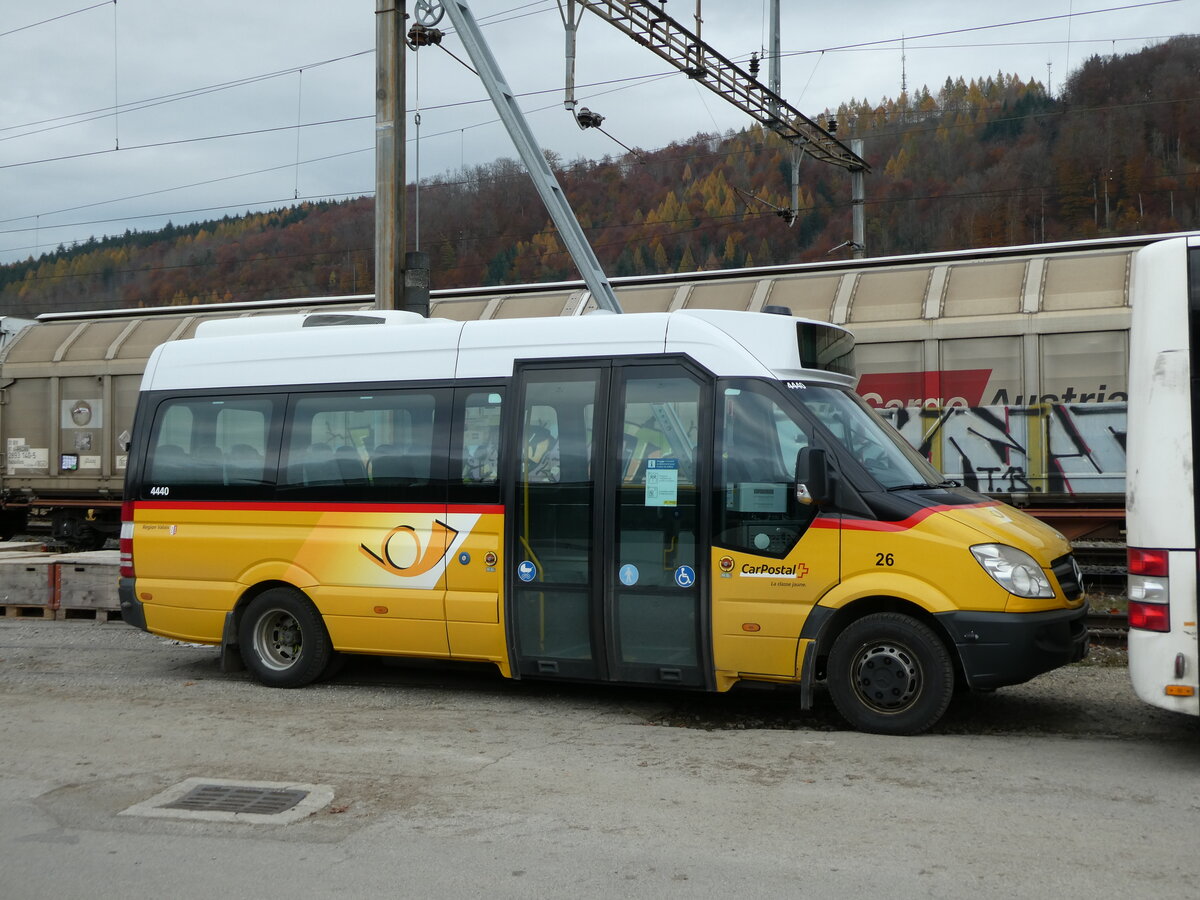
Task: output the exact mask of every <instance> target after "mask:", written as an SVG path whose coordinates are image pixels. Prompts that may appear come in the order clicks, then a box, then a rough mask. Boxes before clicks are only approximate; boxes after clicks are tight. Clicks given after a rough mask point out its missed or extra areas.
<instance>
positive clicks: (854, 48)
mask: <svg viewBox="0 0 1200 900" xmlns="http://www.w3.org/2000/svg"><path fill="white" fill-rule="evenodd" d="M113 2H114V6H115V0H113ZM1173 2H1179V0H1158V2H1156V3H1139V4H1129V5H1126V6H1117V7H1109V8H1107V9H1105V10H1093V11H1087V12H1081V13H1076V14H1075V15H1091V14H1095V13H1097V12H1108V11H1114V10H1123V9H1136V8H1139V7H1144V6H1157V5H1164V4H1167V3H1173ZM103 5H106V4H104V3H100V4H95V5H94V6H93V7H86V8H85V9H91V8H96V7H99V6H103ZM542 5H545V6H546V9H545V11H549V9H550V7H549V4H548V3H543V4H539V3H527V4H524V5H522V6H518V7H514V8H513V9H512V10H506V11H503V12H502V13H497V14H494V16H503V15H504V14H506V13H510V12H514V11H523V12H521V15H519V16H514V17H513V18H520V17H522V16H525V15H534V14H537V12H539V11H542V10H537V9H535V10H534V11H533V12H529V11H528V10H530V9H531V8H534V7H539V6H542ZM1054 18H1060V19H1061V18H1067V17H1066V16H1051V17H1040V18H1038V19H1030V20H1020V21H1018V22H1005V23H999V24H997V25H992V26H976V27H974V28H967V29H952V30H949V31H944V32H935V33H932V34H936V35H942V34H952V33H960V32H963V31H977V30H980V29H982V28H991V27H1008V26H1010V25H1013V24H1022V23H1027V22H1034V21H1045V20H1048V19H1054ZM47 21H49V20H47ZM1068 21H1070V20H1069V18H1068ZM489 24H492V23H489ZM920 37H921V36H917V38H910V40H912V39H919V38H920ZM893 40H894V39H893ZM1121 40H1126V38H1122V39H1121ZM870 43H878V42H870ZM964 46H966V45H964ZM872 49H877V50H882V51H884V52H888V48H885V47H882V46H880V47H866V46H861V45H859V46H855V45H844V46H843V47H842V48H825V50H828V51H830V52H837V51H840V50H844V51H845V52H854V51H868V50H872ZM825 50H817V51H802V52H817V53H822V52H825ZM363 52H364V53H367V52H373V51H363ZM301 68H302V67H297V68H296V69H292V70H289V71H297V72H298V71H300V69H301ZM674 74H675V73H670V72H668V73H662V75H661V76H657V75H648V76H634V78H633V79H631V80H629V81H628V85H627V86H629V87H632V86H636V84H637V83H638V82H645V81H649V80H652V79H654V78H655V77H671V76H672V75H674ZM613 81H614V82H615V81H618V80H613ZM610 83H611V82H610ZM622 89H625V87H616V88H614V90H622ZM549 92H550V91H545V92H529V95H533V94H536V93H549ZM522 96H526V95H522ZM468 102H470V101H468ZM475 102H486V101H485V100H479V101H475ZM455 105H458V104H455ZM120 108H121V109H125V108H126V105H125V104H122V105H121V107H120ZM433 108H437V107H433ZM548 108H549V107H548ZM535 111H536V110H535ZM116 112H117V110H115V109H114V111H113V114H114V115H115V114H116ZM1056 113H1057V111H1055V112H1051V113H1046V115H1053V114H1056ZM298 118H299V117H298ZM367 118H370V117H369V116H362V117H351V118H350V119H345V120H330V121H331V122H337V121H354V120H365V119H367ZM317 124H328V123H302V122H299V121H298V122H297V124H296V125H295V126H288V127H297V129H299V128H300V127H312V126H313V125H317ZM484 124H489V123H479V125H475V126H467V127H479V126H480V125H484ZM961 127H967V126H966V125H964V126H961ZM279 130H285V129H283V128H275V129H261V130H257V129H256V130H253V131H243V132H231V133H229V134H228V135H206V136H201V137H197V138H189V139H182V140H178V141H166V142H159V143H157V144H147V145H139V147H138V148H142V147H151V146H170V145H173V144H182V143H192V142H194V141H204V140H214V139H219V138H222V137H238V136H244V135H247V134H253V133H267V132H270V131H279ZM465 130H466V129H465V128H464V127H459V128H455V129H451V130H450V131H448V132H438V133H435V134H434V135H428V137H436V136H440V135H442V134H447V133H453V132H455V131H457V132H458V134H459V135H460V141H461V140H462V136H463V134H464V132H465ZM601 130H602V131H603V129H601ZM604 133H605V134H606V136H608V137H610V139H613V140H614V141H616V142H617V143H619V144H621V146H622V147H625V149H627V150H628V149H630V148H628V147H627V146H626V145H625V144H623V143H622V142H620V141H617V140H616V138H614V137H613V136H612V135H611V134H609V133H608V132H604ZM2 139H4V138H0V140H2ZM299 139H300V132H299V131H297V145H298V144H299V142H300V140H299ZM118 143H119V142H118ZM138 148H133V149H138ZM367 149H369V148H363V149H362V150H358V151H351V152H364V151H366V150H367ZM89 155H90V154H89ZM298 157H299V153H298V152H297V158H298ZM56 159H59V158H58V157H56ZM293 165H297V163H293ZM273 168H274V167H269V169H273ZM269 169H268V170H269ZM264 171H265V170H264ZM297 176H298V169H297ZM234 177H243V176H234ZM294 193H296V194H298V193H299V192H298V184H297V185H296V186H295V187H294ZM38 215H47V213H40V214H38ZM23 218H27V217H23ZM51 227H56V226H51Z"/></svg>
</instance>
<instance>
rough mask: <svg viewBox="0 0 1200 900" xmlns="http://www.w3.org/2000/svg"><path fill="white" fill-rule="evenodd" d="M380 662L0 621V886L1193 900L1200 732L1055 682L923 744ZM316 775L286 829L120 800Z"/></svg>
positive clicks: (968, 712)
mask: <svg viewBox="0 0 1200 900" xmlns="http://www.w3.org/2000/svg"><path fill="white" fill-rule="evenodd" d="M818 701H819V704H820V708H819V709H817V710H814V711H813V712H812V713H806V714H802V713H798V712H796V711H795V710H794V709H793V707H792V705H791V700H790V698H789V697H788V696H786V695H781V694H778V693H766V692H753V693H739V694H734V695H727V696H695V695H684V694H671V693H663V692H658V691H637V690H627V689H618V688H597V687H571V686H561V685H547V684H535V683H530V682H523V683H515V682H505V681H502V680H500V679H499V678H498V677H494V676H492V675H490V674H489V673H486V672H469V673H463V672H459V671H447V670H445V669H437V668H433V669H431V668H415V667H411V666H386V667H385V666H381V665H379V664H377V663H371V664H357V665H353V666H351V667H349V668H348V669H347V670H346V672H345V673H343V675H342V676H341V677H340V678H338V679H337V680H335V681H333V682H330V683H326V684H321V685H317V686H314V687H311V688H308V689H305V690H301V691H273V690H268V689H266V688H262V687H260V686H258V685H257V684H254V683H252V682H251V681H250V680H249V679H248V678H247V677H245V676H244V675H223V674H221V673H220V672H219V671H218V668H217V664H216V655H215V652H214V651H213V650H212V649H211V648H197V647H193V646H187V645H180V644H176V643H172V642H169V641H165V640H162V639H161V638H157V637H153V636H150V635H146V634H143V633H141V632H137V631H134V630H133V629H129V628H127V627H125V626H124V625H120V624H108V625H95V624H89V623H79V622H64V623H42V622H31V621H12V620H3V621H0V752H2V754H3V757H2V758H3V770H2V774H0V896H3V897H4V898H6V900H20V898H27V897H28V898H34V897H36V898H44V897H50V896H53V897H59V898H76V897H78V898H84V897H86V898H95V897H109V896H112V897H117V896H119V897H122V898H125V897H152V896H153V897H163V896H172V897H205V898H210V897H213V896H222V895H224V896H255V897H261V898H272V897H288V898H296V897H310V896H324V895H328V894H329V893H331V892H332V891H335V890H336V891H340V892H345V893H346V894H347V895H348V896H401V897H410V896H411V897H429V896H439V897H441V896H445V897H475V896H485V895H486V896H489V897H499V898H506V897H522V898H529V897H613V896H630V897H655V898H659V897H687V898H699V897H731V896H739V897H793V896H811V897H861V896H864V895H867V894H868V893H870V892H885V894H886V896H890V897H953V898H960V897H963V896H965V895H967V894H973V895H975V896H979V897H1028V896H1035V895H1036V896H1056V897H1096V896H1155V897H1158V898H1167V897H1185V896H1187V897H1192V896H1194V895H1195V885H1196V883H1197V879H1196V873H1197V867H1198V865H1200V864H1198V863H1197V862H1196V858H1197V853H1196V849H1197V840H1198V835H1200V779H1197V777H1196V773H1197V770H1198V769H1200V723H1197V722H1196V721H1194V720H1191V719H1186V718H1179V717H1175V716H1171V715H1168V714H1166V713H1159V712H1157V711H1155V710H1149V709H1147V708H1146V707H1144V706H1142V705H1141V704H1140V703H1138V702H1137V701H1136V700H1135V699H1134V698H1133V697H1132V695H1131V693H1130V691H1129V689H1128V687H1127V684H1126V673H1125V670H1124V669H1122V668H1119V667H1118V668H1111V667H1109V668H1105V667H1080V666H1076V667H1071V668H1069V669H1066V670H1061V671H1060V672H1056V673H1052V674H1051V675H1049V676H1044V677H1043V678H1041V679H1038V680H1036V681H1035V682H1033V683H1031V684H1030V685H1025V686H1022V687H1019V688H1013V689H1008V690H1005V691H1000V692H998V693H997V694H995V695H992V696H985V697H980V698H972V699H971V701H970V702H965V701H962V702H956V704H955V705H954V706H953V707H952V708H951V711H950V713H949V714H948V716H947V718H946V720H945V721H944V723H943V724H942V726H941V727H940V728H939V729H938V731H937V733H935V734H931V735H926V736H923V737H918V738H884V737H878V736H872V735H861V734H857V733H852V732H847V731H844V730H841V728H842V726H841V725H840V724H839V721H838V719H837V718H836V716H835V714H834V713H833V712H832V710H831V708H830V705H829V703H828V700H827V698H825V697H824V696H818ZM190 777H202V778H211V779H235V780H241V781H278V782H305V783H313V784H325V785H330V786H331V787H332V788H333V790H334V799H333V801H332V803H331V804H330V805H329V806H328V807H326V808H324V809H322V810H320V811H319V812H317V813H315V814H313V815H312V816H310V817H308V818H306V819H304V820H302V821H300V822H297V823H295V824H291V825H250V824H245V823H241V822H238V823H213V822H192V821H175V820H171V819H144V818H139V817H134V816H127V815H126V816H122V815H119V813H120V812H121V811H122V810H125V809H127V808H129V807H130V806H132V805H133V804H135V803H139V802H142V801H145V800H147V799H148V798H150V797H152V796H153V795H154V794H156V793H158V792H159V791H161V790H163V789H165V788H168V787H170V786H172V785H175V784H177V783H178V782H180V781H182V780H184V779H186V778H190Z"/></svg>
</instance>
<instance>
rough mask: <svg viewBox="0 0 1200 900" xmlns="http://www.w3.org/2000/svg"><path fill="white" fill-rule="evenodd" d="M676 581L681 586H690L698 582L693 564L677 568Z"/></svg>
mask: <svg viewBox="0 0 1200 900" xmlns="http://www.w3.org/2000/svg"><path fill="white" fill-rule="evenodd" d="M675 583H676V584H677V585H679V586H680V587H681V588H690V587H691V586H692V585H693V584H695V583H696V573H695V571H694V570H693V569H692V567H691V566H680V567H679V568H678V569H676V570H675Z"/></svg>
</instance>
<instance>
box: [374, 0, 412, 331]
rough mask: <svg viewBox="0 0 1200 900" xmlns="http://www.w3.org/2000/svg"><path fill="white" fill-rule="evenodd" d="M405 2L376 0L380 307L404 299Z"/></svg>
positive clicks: (377, 301) (377, 284)
mask: <svg viewBox="0 0 1200 900" xmlns="http://www.w3.org/2000/svg"><path fill="white" fill-rule="evenodd" d="M402 4H403V0H375V306H376V308H377V309H397V308H398V306H399V304H400V302H401V300H402V298H403V297H404V280H403V279H404V271H403V268H402V266H401V263H402V261H403V258H404V257H403V254H404V247H405V243H406V240H405V231H406V224H407V223H406V214H407V211H406V209H405V175H404V20H405V18H406V17H405V14H404V7H403V5H402Z"/></svg>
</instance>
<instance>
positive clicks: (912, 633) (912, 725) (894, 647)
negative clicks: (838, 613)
mask: <svg viewBox="0 0 1200 900" xmlns="http://www.w3.org/2000/svg"><path fill="white" fill-rule="evenodd" d="M826 671H827V677H828V682H829V693H830V695H831V696H832V697H833V702H834V705H835V706H836V707H837V709H838V712H839V713H841V714H842V717H843V718H844V719H845V720H846V721H847V722H849V723H850V725H852V726H853V727H854V728H857V729H858V730H859V731H868V732H872V733H874V734H918V733H920V732H922V731H925V730H926V729H928V728H930V727H931V726H932V725H933V724H934V723H935V722H937V721H938V719H940V718H941V717H942V714H943V713H945V712H946V707H947V706H949V705H950V699H951V697H952V696H953V694H954V666H953V664H952V663H951V660H950V654H949V652H948V651H947V650H946V645H945V644H943V643H942V642H941V641H940V640H939V639H938V636H937V635H936V634H934V632H933V629H931V628H930V627H929V626H928V625H926V624H924V623H923V622H919V621H917V620H916V619H914V618H912V617H911V616H906V615H903V614H901V613H875V614H873V615H869V616H864V617H863V618H861V619H859V620H858V621H857V622H853V623H851V624H850V625H849V626H847V628H846V630H845V631H843V632H842V633H841V634H839V635H838V636H837V639H836V640H835V641H834V642H833V648H832V649H831V650H830V653H829V666H828V668H827V670H826Z"/></svg>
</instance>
